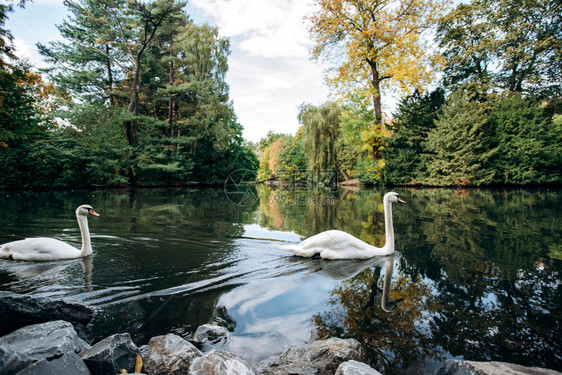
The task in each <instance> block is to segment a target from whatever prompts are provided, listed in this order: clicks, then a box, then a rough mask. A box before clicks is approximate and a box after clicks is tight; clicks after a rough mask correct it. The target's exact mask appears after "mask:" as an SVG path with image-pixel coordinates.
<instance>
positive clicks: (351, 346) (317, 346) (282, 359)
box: [258, 337, 364, 375]
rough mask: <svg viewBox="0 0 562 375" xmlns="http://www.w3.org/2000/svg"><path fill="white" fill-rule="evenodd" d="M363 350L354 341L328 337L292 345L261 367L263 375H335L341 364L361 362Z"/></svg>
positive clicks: (260, 370) (259, 370)
mask: <svg viewBox="0 0 562 375" xmlns="http://www.w3.org/2000/svg"><path fill="white" fill-rule="evenodd" d="M363 357H364V349H363V347H362V346H361V344H360V343H359V342H358V341H357V340H354V339H346V340H344V339H339V338H334V337H332V338H330V339H328V340H319V341H314V342H312V343H308V344H300V345H291V346H289V348H288V349H287V350H285V351H284V352H283V354H281V355H280V356H279V357H278V358H275V359H273V360H269V361H267V362H265V363H263V364H261V365H260V367H259V369H258V373H259V374H263V375H289V374H294V375H299V374H302V375H305V374H306V375H309V374H310V375H311V374H316V375H323V374H334V373H335V372H336V370H337V368H338V366H339V365H340V363H342V362H345V361H350V360H355V361H361V360H362V359H363Z"/></svg>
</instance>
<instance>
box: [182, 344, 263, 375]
mask: <svg viewBox="0 0 562 375" xmlns="http://www.w3.org/2000/svg"><path fill="white" fill-rule="evenodd" d="M189 374H190V375H217V374H220V375H255V373H254V371H253V370H252V368H251V367H250V365H248V363H247V362H246V361H244V360H243V359H242V358H240V357H238V356H237V355H236V354H232V353H229V352H225V351H222V350H213V351H212V352H210V353H207V354H206V355H205V356H203V357H197V358H195V359H194V360H193V362H192V363H191V366H190V367H189Z"/></svg>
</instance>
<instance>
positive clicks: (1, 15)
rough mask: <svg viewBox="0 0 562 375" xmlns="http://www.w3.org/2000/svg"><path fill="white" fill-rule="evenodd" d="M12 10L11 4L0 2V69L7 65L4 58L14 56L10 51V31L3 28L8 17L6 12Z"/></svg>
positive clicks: (11, 48) (13, 57) (11, 37)
mask: <svg viewBox="0 0 562 375" xmlns="http://www.w3.org/2000/svg"><path fill="white" fill-rule="evenodd" d="M12 11H13V7H12V6H11V5H5V4H0V69H5V67H6V66H8V65H9V64H8V62H7V61H5V58H8V59H9V60H13V59H15V58H16V56H15V55H14V54H13V52H12V50H13V47H12V39H13V36H12V33H11V32H10V30H8V29H5V28H4V26H5V24H6V20H7V19H8V13H10V12H12Z"/></svg>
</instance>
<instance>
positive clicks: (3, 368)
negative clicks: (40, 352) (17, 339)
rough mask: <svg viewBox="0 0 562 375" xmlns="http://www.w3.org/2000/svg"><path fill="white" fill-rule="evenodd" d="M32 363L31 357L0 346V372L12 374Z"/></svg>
mask: <svg viewBox="0 0 562 375" xmlns="http://www.w3.org/2000/svg"><path fill="white" fill-rule="evenodd" d="M32 363H33V359H31V358H29V357H27V356H26V355H24V354H21V353H17V352H14V351H13V350H9V349H7V348H3V347H1V346H0V374H3V375H12V374H15V373H16V372H18V371H20V370H23V369H24V368H25V367H27V366H29V365H30V364H32Z"/></svg>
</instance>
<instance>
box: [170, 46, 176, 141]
mask: <svg viewBox="0 0 562 375" xmlns="http://www.w3.org/2000/svg"><path fill="white" fill-rule="evenodd" d="M173 49H174V41H173V39H172V42H171V46H170V74H169V83H170V87H171V86H172V85H173V84H174V62H173V60H172V57H173V55H172V51H173ZM174 105H175V103H174V94H172V93H170V97H169V98H168V137H169V138H172V136H173V135H174Z"/></svg>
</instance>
